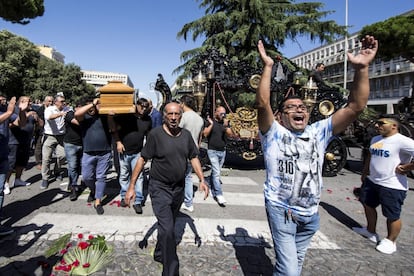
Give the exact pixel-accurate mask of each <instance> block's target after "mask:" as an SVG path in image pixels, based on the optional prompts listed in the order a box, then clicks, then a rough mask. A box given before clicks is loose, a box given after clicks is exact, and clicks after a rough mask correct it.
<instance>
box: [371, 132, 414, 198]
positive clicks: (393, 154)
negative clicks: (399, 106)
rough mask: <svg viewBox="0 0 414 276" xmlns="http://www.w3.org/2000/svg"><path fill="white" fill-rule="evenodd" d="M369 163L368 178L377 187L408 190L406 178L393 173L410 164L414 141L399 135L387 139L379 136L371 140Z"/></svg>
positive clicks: (413, 151)
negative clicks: (398, 167)
mask: <svg viewBox="0 0 414 276" xmlns="http://www.w3.org/2000/svg"><path fill="white" fill-rule="evenodd" d="M369 152H370V154H371V162H370V166H369V176H368V178H369V179H370V180H371V181H372V182H374V183H375V184H377V185H381V186H384V187H387V188H391V189H396V190H403V191H406V190H408V183H407V176H406V175H403V174H398V173H396V172H395V168H396V167H397V166H398V165H400V164H406V163H409V162H411V159H412V158H413V156H414V140H413V139H411V138H409V137H407V136H404V135H402V134H400V133H397V134H394V135H392V136H389V137H383V136H381V135H378V136H375V137H373V138H372V139H371V146H370V147H369Z"/></svg>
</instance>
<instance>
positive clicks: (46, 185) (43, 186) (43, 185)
mask: <svg viewBox="0 0 414 276" xmlns="http://www.w3.org/2000/svg"><path fill="white" fill-rule="evenodd" d="M47 187H49V182H48V181H47V180H42V184H40V189H42V190H44V189H47Z"/></svg>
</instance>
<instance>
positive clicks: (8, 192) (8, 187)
mask: <svg viewBox="0 0 414 276" xmlns="http://www.w3.org/2000/svg"><path fill="white" fill-rule="evenodd" d="M3 193H4V194H5V195H9V194H10V186H9V183H7V182H6V183H4V188H3Z"/></svg>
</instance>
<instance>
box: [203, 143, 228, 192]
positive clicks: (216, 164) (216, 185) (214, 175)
mask: <svg viewBox="0 0 414 276" xmlns="http://www.w3.org/2000/svg"><path fill="white" fill-rule="evenodd" d="M207 155H208V158H209V159H210V164H211V175H210V186H211V187H210V188H211V194H212V195H213V196H218V195H222V194H223V191H222V190H221V180H220V173H221V168H222V167H223V164H224V160H225V158H226V151H219V150H211V149H209V150H207Z"/></svg>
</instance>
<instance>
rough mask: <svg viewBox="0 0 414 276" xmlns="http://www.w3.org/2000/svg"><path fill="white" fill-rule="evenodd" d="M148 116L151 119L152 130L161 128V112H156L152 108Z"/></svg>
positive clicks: (156, 110)
mask: <svg viewBox="0 0 414 276" xmlns="http://www.w3.org/2000/svg"><path fill="white" fill-rule="evenodd" d="M149 116H150V117H151V121H152V128H156V127H159V126H162V115H161V112H159V111H158V109H156V108H155V107H153V108H152V110H151V112H150V114H149Z"/></svg>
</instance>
